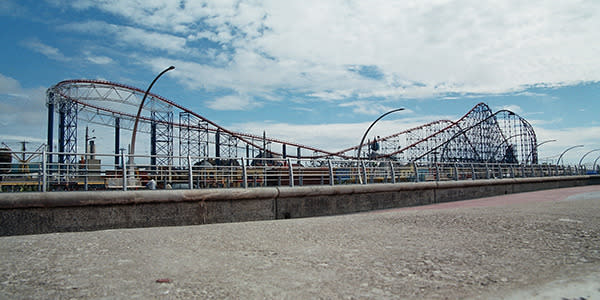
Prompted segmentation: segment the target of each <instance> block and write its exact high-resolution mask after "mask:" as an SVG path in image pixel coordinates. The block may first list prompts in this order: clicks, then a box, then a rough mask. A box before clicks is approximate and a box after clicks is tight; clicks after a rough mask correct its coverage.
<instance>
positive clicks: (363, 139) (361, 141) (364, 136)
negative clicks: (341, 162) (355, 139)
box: [356, 108, 404, 159]
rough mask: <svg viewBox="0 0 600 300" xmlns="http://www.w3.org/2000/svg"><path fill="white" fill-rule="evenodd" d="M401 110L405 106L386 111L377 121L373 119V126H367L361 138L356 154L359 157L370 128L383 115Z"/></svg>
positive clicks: (380, 117)
mask: <svg viewBox="0 0 600 300" xmlns="http://www.w3.org/2000/svg"><path fill="white" fill-rule="evenodd" d="M401 110H404V108H397V109H394V110H390V111H388V112H386V113H385V114H383V115H381V116H379V118H377V120H375V121H373V123H371V126H369V128H367V131H365V134H364V135H363V137H362V139H361V140H360V145H359V146H358V154H356V158H357V159H360V150H361V149H362V145H363V143H364V142H365V138H366V137H367V134H368V133H369V130H371V128H372V127H373V125H375V123H377V121H379V120H381V119H382V118H383V117H385V116H387V115H389V114H391V113H394V112H397V111H401Z"/></svg>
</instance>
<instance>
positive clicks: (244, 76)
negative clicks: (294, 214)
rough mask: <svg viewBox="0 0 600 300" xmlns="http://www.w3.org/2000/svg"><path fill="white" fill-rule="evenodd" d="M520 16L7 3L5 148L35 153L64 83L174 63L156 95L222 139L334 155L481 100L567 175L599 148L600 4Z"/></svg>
mask: <svg viewBox="0 0 600 300" xmlns="http://www.w3.org/2000/svg"><path fill="white" fill-rule="evenodd" d="M525 2H526V3H524V1H509V0H507V1H502V2H500V3H492V2H489V3H488V2H487V1H484V2H483V3H482V1H345V0H343V1H342V0H339V1H321V0H318V1H310V0H308V1H278V0H277V1H275V0H274V1H221V0H219V1H183V0H182V1H151V0H145V1H141V0H139V1H119V0H93V1H92V0H89V1H88V0H82V1H66V0H65V1H63V0H45V1H41V0H36V1H27V0H21V1H16V0H15V1H13V0H4V1H2V2H1V3H0V16H1V18H0V26H1V27H2V28H3V30H2V32H1V33H0V43H1V44H2V45H3V47H1V48H0V52H1V53H0V54H1V55H0V60H1V64H2V69H1V70H0V141H2V142H5V143H7V144H9V145H13V146H14V147H16V142H18V141H22V140H27V141H31V142H32V144H35V143H38V144H39V143H42V142H44V141H45V139H46V108H45V104H44V103H45V94H44V93H45V90H46V89H47V88H49V87H50V86H52V85H53V84H56V83H58V82H60V81H61V80H65V79H78V78H86V79H104V80H109V81H114V82H119V83H124V84H127V85H132V86H136V87H139V88H141V89H145V88H146V87H147V85H148V84H149V82H150V81H151V80H152V79H153V78H154V76H155V75H156V74H157V73H158V72H160V71H161V70H163V69H164V68H166V67H168V66H169V65H174V66H175V67H176V69H175V70H173V71H171V72H169V73H167V74H166V75H165V76H164V77H163V78H161V80H160V81H159V82H157V84H156V85H155V87H154V88H153V92H154V93H157V94H160V95H162V96H164V97H165V98H168V99H170V100H173V101H175V102H177V103H180V104H182V105H183V106H185V107H187V108H190V109H192V110H194V111H195V112H198V113H200V114H201V115H203V116H205V117H207V118H209V119H211V120H213V121H215V122H217V123H218V124H220V125H222V126H225V127H227V128H230V129H232V130H237V131H243V132H250V133H255V134H258V135H260V134H261V133H262V131H263V130H266V131H267V134H268V135H269V136H272V137H276V138H280V139H284V140H290V141H293V142H298V143H301V144H307V145H313V146H318V147H321V148H324V149H328V150H336V149H341V148H345V147H349V146H353V145H356V144H358V142H359V140H360V137H361V136H362V133H363V130H364V129H365V128H366V127H368V125H369V124H370V123H371V122H372V121H373V120H374V119H375V118H377V117H378V116H379V115H380V114H382V113H384V112H386V111H388V110H390V109H393V108H397V107H404V108H406V110H405V111H403V112H402V113H398V114H395V115H390V116H389V117H387V118H386V119H385V120H383V121H382V122H381V123H379V124H378V125H377V126H376V127H374V128H373V131H374V134H376V135H382V136H383V135H386V134H391V133H394V132H398V131H401V130H404V129H408V128H410V127H413V126H417V125H420V124H424V123H427V122H430V121H433V120H438V119H451V120H456V119H458V118H459V117H460V116H462V115H463V114H465V113H466V112H467V111H468V110H469V109H471V108H472V107H473V106H474V105H476V104H477V103H479V102H485V103H487V104H488V105H489V106H490V107H491V108H492V109H494V110H498V109H503V108H508V109H510V110H513V111H514V112H516V113H518V114H520V115H521V116H523V117H525V118H526V119H527V120H528V121H529V122H530V123H531V124H532V125H533V126H534V129H535V130H536V133H537V136H538V140H539V141H544V140H548V139H556V140H558V141H557V142H554V143H548V144H547V145H544V146H542V147H540V158H542V160H543V159H545V158H546V159H553V158H554V159H556V156H557V155H558V154H560V152H562V150H564V149H566V148H567V147H569V146H571V145H576V144H584V145H585V147H584V148H581V149H574V150H573V151H570V152H569V153H568V155H567V156H566V157H565V160H566V162H570V163H576V162H578V161H579V159H580V158H581V156H582V155H583V154H584V153H586V152H587V151H590V150H593V149H597V148H600V141H599V137H600V124H599V120H598V107H599V105H600V104H599V103H600V102H599V101H598V100H599V99H598V98H599V96H600V55H598V53H600V31H599V30H598V28H600V2H599V1H525ZM598 154H600V151H599V152H598V153H595V154H594V155H590V156H589V157H588V159H586V162H587V161H588V160H590V162H591V161H593V160H594V158H595V157H597V155H598Z"/></svg>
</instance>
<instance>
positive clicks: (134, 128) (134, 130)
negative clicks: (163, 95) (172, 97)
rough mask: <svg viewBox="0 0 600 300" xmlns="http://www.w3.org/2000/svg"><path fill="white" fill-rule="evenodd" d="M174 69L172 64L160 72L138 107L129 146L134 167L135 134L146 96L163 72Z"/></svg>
mask: <svg viewBox="0 0 600 300" xmlns="http://www.w3.org/2000/svg"><path fill="white" fill-rule="evenodd" d="M173 69H175V67H174V66H170V67H168V68H166V69H164V70H163V71H162V72H160V74H158V75H157V76H156V78H154V80H152V83H150V86H148V89H147V90H146V93H144V97H143V98H142V102H141V103H140V107H139V108H138V111H137V115H136V116H135V121H134V123H133V133H132V134H131V146H130V148H129V154H130V155H131V157H130V158H129V160H130V161H129V164H130V165H131V166H132V167H133V155H134V154H135V136H136V133H137V127H138V123H139V121H140V115H141V114H142V108H143V107H144V101H146V97H148V93H150V89H152V86H153V85H154V83H155V82H156V80H158V78H160V76H162V75H163V74H165V73H167V72H168V71H171V70H173Z"/></svg>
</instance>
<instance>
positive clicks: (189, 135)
mask: <svg viewBox="0 0 600 300" xmlns="http://www.w3.org/2000/svg"><path fill="white" fill-rule="evenodd" d="M144 93H145V92H144V91H142V90H140V89H138V88H134V87H130V86H126V85H123V84H118V83H113V82H106V81H98V80H66V81H62V82H60V83H58V84H56V85H55V86H53V87H51V88H50V89H48V92H47V96H48V101H47V102H48V110H49V112H48V115H49V121H50V119H51V118H50V116H51V115H53V113H54V110H55V109H56V108H58V113H59V118H60V122H59V147H60V149H59V150H60V151H64V152H66V153H76V152H77V120H78V119H79V121H80V122H86V123H93V124H100V125H103V126H107V127H111V128H115V130H114V132H115V151H116V149H117V148H119V147H120V148H124V147H123V145H119V144H118V141H119V135H120V132H122V131H123V130H124V131H131V130H132V128H133V123H134V120H135V112H136V111H137V108H138V107H139V104H140V102H141V99H142V97H143V95H144ZM148 97H149V101H147V102H145V104H144V108H143V110H142V114H141V116H140V123H139V128H138V133H142V134H146V135H147V138H146V139H140V140H138V141H139V142H140V143H143V145H141V146H146V149H148V148H150V151H151V154H152V155H153V156H152V157H154V158H155V160H152V161H151V164H152V165H153V166H171V165H173V164H174V163H175V161H174V159H173V157H174V153H173V149H174V145H175V143H177V144H178V146H179V156H181V157H186V156H190V157H195V160H196V161H195V163H197V162H198V160H201V158H202V157H206V158H208V157H216V158H217V159H216V160H215V162H216V163H220V162H225V161H228V159H229V158H238V156H240V155H242V156H248V157H249V158H250V157H283V156H284V154H285V156H287V155H288V153H284V152H287V150H286V149H288V148H287V147H294V148H296V149H297V157H298V158H326V157H330V158H337V159H340V158H341V159H355V158H356V153H357V152H358V147H359V146H354V147H351V148H347V149H344V150H341V151H338V152H330V151H326V150H323V149H318V148H315V147H310V146H306V145H302V144H298V143H294V142H288V141H282V140H278V139H274V138H269V137H267V136H266V135H264V134H263V135H262V136H258V135H252V134H247V133H240V132H234V131H231V130H228V129H226V128H224V127H222V126H219V125H217V124H216V123H214V122H212V121H210V120H208V119H206V118H204V117H203V116H201V115H199V114H197V113H195V112H193V111H191V110H189V109H186V108H185V107H183V106H181V105H179V104H177V103H175V102H173V101H170V100H167V99H165V98H163V97H161V96H158V95H156V94H153V93H149V94H148ZM175 114H178V115H179V120H177V121H175V120H174V119H173V116H174V115H175ZM175 138H176V139H177V140H175ZM48 139H49V141H50V140H51V139H52V128H51V124H50V122H49V128H48ZM357 139H358V137H357ZM536 142H537V140H536V136H535V132H534V130H533V128H532V126H531V125H530V124H529V123H528V122H527V121H526V120H525V119H523V118H522V117H520V116H518V115H517V114H515V113H513V112H511V111H508V110H501V111H498V112H492V111H491V109H490V108H489V107H488V106H487V105H486V104H484V103H480V104H478V105H477V106H475V107H474V108H473V109H471V110H470V111H469V112H468V113H467V114H465V115H464V116H463V117H461V118H460V119H459V120H457V121H450V120H439V121H434V122H431V123H428V124H425V125H422V126H419V127H415V128H411V129H406V130H399V131H398V132H397V133H395V134H392V135H389V136H385V137H377V138H375V139H370V140H369V139H368V140H367V142H366V144H365V145H363V147H364V148H363V149H361V153H362V154H363V157H369V158H371V159H386V160H395V161H399V162H405V163H408V162H429V163H435V162H465V163H467V162H477V163H488V162H506V163H521V164H536V163H537V160H538V158H537V147H536ZM211 144H212V146H211ZM375 144H376V145H377V146H378V147H374V145H375ZM49 145H51V144H50V142H49ZM125 146H126V145H125ZM213 147H214V148H213ZM136 148H138V147H136ZM212 149H214V153H212V155H211V154H210V152H211V151H212ZM289 149H293V148H289ZM277 151H281V153H279V152H277ZM65 158H66V159H64V158H63V159H64V160H65V162H69V163H75V162H76V158H75V157H74V156H73V155H65ZM178 163H179V164H180V165H181V164H184V163H187V159H185V160H184V159H180V160H178ZM115 164H116V163H115Z"/></svg>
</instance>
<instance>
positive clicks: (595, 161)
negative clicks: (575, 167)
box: [592, 156, 600, 170]
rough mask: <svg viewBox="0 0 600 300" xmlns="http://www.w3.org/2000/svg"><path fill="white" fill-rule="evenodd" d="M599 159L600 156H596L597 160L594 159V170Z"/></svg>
mask: <svg viewBox="0 0 600 300" xmlns="http://www.w3.org/2000/svg"><path fill="white" fill-rule="evenodd" d="M598 159H600V156H598V157H596V160H594V166H592V169H593V170H596V163H597V162H598Z"/></svg>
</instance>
